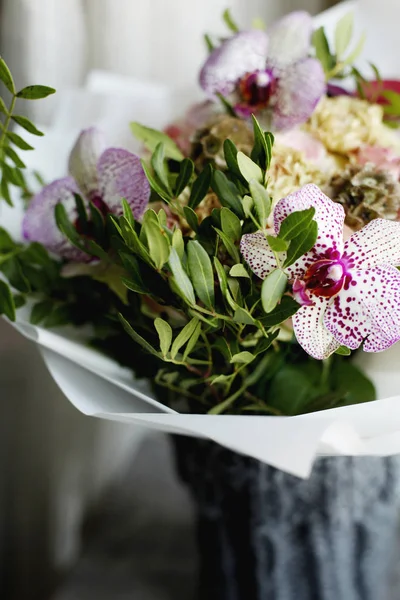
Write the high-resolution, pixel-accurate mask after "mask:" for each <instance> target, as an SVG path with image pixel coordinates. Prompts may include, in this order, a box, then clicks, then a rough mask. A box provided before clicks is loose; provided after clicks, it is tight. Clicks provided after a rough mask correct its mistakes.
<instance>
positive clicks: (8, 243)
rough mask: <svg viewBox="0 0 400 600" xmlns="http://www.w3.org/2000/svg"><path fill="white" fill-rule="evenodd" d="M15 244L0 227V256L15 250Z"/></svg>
mask: <svg viewBox="0 0 400 600" xmlns="http://www.w3.org/2000/svg"><path fill="white" fill-rule="evenodd" d="M16 247H17V244H16V243H15V242H14V241H13V239H12V238H11V236H10V234H9V233H8V231H6V230H5V229H4V228H3V227H0V254H3V253H8V252H11V251H12V250H15V248H16Z"/></svg>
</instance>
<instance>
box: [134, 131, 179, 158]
mask: <svg viewBox="0 0 400 600" xmlns="http://www.w3.org/2000/svg"><path fill="white" fill-rule="evenodd" d="M130 128H131V131H132V133H133V135H134V136H135V137H136V139H138V140H139V141H141V142H143V144H144V145H145V146H146V148H147V149H148V150H150V152H154V150H155V149H156V148H157V146H158V144H160V143H163V144H164V150H165V156H166V158H171V159H172V160H177V161H181V160H183V159H184V156H183V154H182V152H181V151H180V150H179V148H178V146H177V145H176V144H175V142H174V141H173V140H172V139H171V138H170V137H169V136H168V135H167V134H166V133H164V132H162V131H157V130H156V129H152V128H151V127H145V126H144V125H141V124H140V123H135V122H133V123H130Z"/></svg>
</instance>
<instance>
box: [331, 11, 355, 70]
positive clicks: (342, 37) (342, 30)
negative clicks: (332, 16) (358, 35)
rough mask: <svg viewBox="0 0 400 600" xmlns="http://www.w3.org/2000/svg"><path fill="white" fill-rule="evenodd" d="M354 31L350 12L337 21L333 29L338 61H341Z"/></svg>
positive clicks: (352, 15) (352, 17) (352, 16)
mask: <svg viewBox="0 0 400 600" xmlns="http://www.w3.org/2000/svg"><path fill="white" fill-rule="evenodd" d="M353 29H354V14H353V13H352V12H350V13H347V14H345V15H343V17H342V18H341V19H339V21H338V23H337V25H336V29H335V54H336V56H337V57H338V59H341V58H342V57H343V55H344V54H345V52H346V50H347V48H348V47H349V44H350V42H351V38H352V35H353Z"/></svg>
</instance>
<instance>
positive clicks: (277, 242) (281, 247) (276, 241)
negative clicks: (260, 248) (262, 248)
mask: <svg viewBox="0 0 400 600" xmlns="http://www.w3.org/2000/svg"><path fill="white" fill-rule="evenodd" d="M267 242H268V245H269V247H270V248H271V250H272V252H286V250H287V249H288V248H289V242H287V241H286V240H282V239H281V238H278V237H275V236H274V235H267Z"/></svg>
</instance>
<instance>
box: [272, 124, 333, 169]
mask: <svg viewBox="0 0 400 600" xmlns="http://www.w3.org/2000/svg"><path fill="white" fill-rule="evenodd" d="M275 141H276V142H278V143H280V144H282V145H283V146H287V147H288V148H294V150H298V151H299V152H302V153H303V154H304V157H305V158H306V159H307V160H310V161H312V162H315V163H322V162H323V161H324V160H325V159H326V157H327V151H326V148H325V146H324V144H323V143H322V142H320V141H319V140H317V138H315V137H314V136H313V135H312V134H311V133H308V132H307V131H303V130H302V129H299V128H297V127H296V128H294V129H290V130H289V131H285V132H283V133H277V134H276V136H275Z"/></svg>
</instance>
